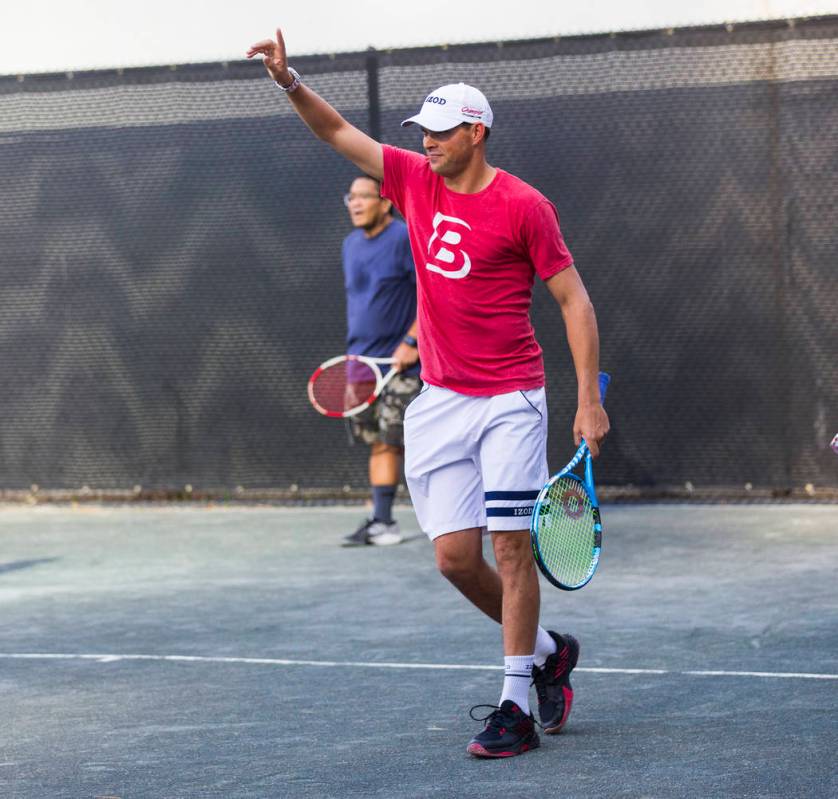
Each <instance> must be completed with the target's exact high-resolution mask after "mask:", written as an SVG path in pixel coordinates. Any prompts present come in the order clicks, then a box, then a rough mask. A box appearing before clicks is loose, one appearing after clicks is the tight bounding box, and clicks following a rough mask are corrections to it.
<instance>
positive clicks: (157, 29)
mask: <svg viewBox="0 0 838 799" xmlns="http://www.w3.org/2000/svg"><path fill="white" fill-rule="evenodd" d="M512 10H514V14H513V13H512ZM835 13H838V0H700V1H699V2H690V3H687V2H677V0H634V1H632V0H419V2H415V3H407V2H404V0H296V1H295V2H288V0H286V2H276V0H232V1H231V0H144V1H143V2H133V3H129V2H125V0H63V2H62V1H61V0H40V2H21V1H20V0H9V2H7V3H4V9H3V11H2V13H0V74H14V73H23V72H54V71H69V70H76V71H77V70H82V69H96V68H101V67H117V66H121V67H129V66H145V65H150V64H182V63H189V62H196V61H226V60H234V59H239V58H242V57H243V54H244V51H245V50H246V49H247V46H248V45H249V44H251V43H252V42H253V41H255V40H257V39H262V38H265V37H266V36H269V35H272V33H273V31H274V30H275V29H276V26H277V25H280V26H281V27H282V28H283V31H284V32H285V36H286V41H287V43H288V49H289V52H290V53H291V54H304V53H324V52H325V53H330V52H344V51H347V50H363V49H365V48H367V47H369V46H373V47H378V48H388V47H406V46H411V45H437V44H445V43H448V44H454V43H457V42H476V41H486V40H489V41H493V40H503V39H521V38H531V37H538V36H554V35H559V34H573V33H588V32H603V31H618V30H642V29H644V28H663V27H679V26H684V25H698V24H705V23H715V22H725V21H742V20H752V19H765V18H769V17H771V18H774V17H800V16H812V15H819V14H835Z"/></svg>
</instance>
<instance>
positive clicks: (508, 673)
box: [498, 655, 532, 714]
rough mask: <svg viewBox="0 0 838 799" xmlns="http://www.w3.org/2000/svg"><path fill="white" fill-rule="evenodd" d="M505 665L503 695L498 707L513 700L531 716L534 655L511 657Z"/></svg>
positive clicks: (506, 659)
mask: <svg viewBox="0 0 838 799" xmlns="http://www.w3.org/2000/svg"><path fill="white" fill-rule="evenodd" d="M503 664H504V675H503V693H502V694H501V695H500V702H498V705H501V704H503V703H504V702H505V701H506V700H507V699H511V700H512V701H513V702H514V703H515V704H516V705H518V707H519V708H521V710H522V711H523V712H524V713H525V714H529V712H530V682H531V681H532V655H511V656H509V657H505V658H504V659H503Z"/></svg>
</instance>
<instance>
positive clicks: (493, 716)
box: [466, 699, 541, 757]
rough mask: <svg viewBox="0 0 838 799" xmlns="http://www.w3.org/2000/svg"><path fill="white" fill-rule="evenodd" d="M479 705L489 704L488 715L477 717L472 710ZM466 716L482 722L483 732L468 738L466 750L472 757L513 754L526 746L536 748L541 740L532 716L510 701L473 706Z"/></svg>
mask: <svg viewBox="0 0 838 799" xmlns="http://www.w3.org/2000/svg"><path fill="white" fill-rule="evenodd" d="M479 707H490V708H492V712H491V713H490V714H489V715H488V716H484V717H483V718H478V717H476V716H475V715H474V711H475V710H477V708H479ZM469 715H470V716H471V717H472V718H473V719H474V720H475V721H485V722H486V726H485V728H484V729H483V732H481V733H479V734H477V735H475V736H474V738H472V739H471V740H470V741H469V743H468V747H466V751H467V752H468V753H469V754H470V755H474V756H475V757H514V756H515V755H520V754H523V753H524V752H526V751H528V750H529V749H537V748H538V747H539V746H540V745H541V742H540V741H539V740H538V733H536V731H535V722H534V721H533V717H532V715H529V716H528V715H526V714H525V713H524V711H523V710H521V708H519V707H518V705H516V704H515V703H514V702H513V701H512V700H510V699H507V700H506V701H505V702H502V703H501V706H500V707H497V706H496V705H475V706H474V707H473V708H472V709H471V710H470V711H469Z"/></svg>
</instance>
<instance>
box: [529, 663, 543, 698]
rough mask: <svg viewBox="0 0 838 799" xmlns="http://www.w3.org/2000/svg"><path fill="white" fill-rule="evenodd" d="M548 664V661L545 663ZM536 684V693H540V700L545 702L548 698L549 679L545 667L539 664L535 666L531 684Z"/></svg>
mask: <svg viewBox="0 0 838 799" xmlns="http://www.w3.org/2000/svg"><path fill="white" fill-rule="evenodd" d="M544 665H545V666H546V665H547V664H546V663H545V664H544ZM533 685H534V686H535V693H536V694H537V695H538V701H539V702H543V701H544V700H545V699H546V698H547V679H546V674H545V673H544V670H543V669H540V668H538V666H533V669H532V682H531V683H530V686H531V687H532V686H533Z"/></svg>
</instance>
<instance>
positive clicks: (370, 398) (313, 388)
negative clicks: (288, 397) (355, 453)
mask: <svg viewBox="0 0 838 799" xmlns="http://www.w3.org/2000/svg"><path fill="white" fill-rule="evenodd" d="M394 363H395V361H394V360H393V359H392V358H367V357H366V356H365V355H338V356H337V357H336V358H329V360H328V361H323V363H321V364H320V366H318V367H317V368H316V369H315V370H314V374H312V376H311V377H310V378H309V379H308V398H309V400H311V404H312V405H313V406H314V409H315V410H316V411H318V412H319V413H322V414H323V415H324V416H333V417H335V418H338V419H348V418H349V417H350V416H356V415H357V414H359V413H361V412H362V411H365V410H366V409H367V408H369V407H370V405H372V404H373V402H375V401H376V400H377V399H378V396H379V395H380V394H381V392H382V390H383V389H384V386H386V385H387V383H389V382H390V380H391V379H392V378H393V375H395V374H398V370H396V369H395V368H391V369H390V371H388V372H387V373H386V374H382V373H381V366H380V365H379V364H382V365H389V366H391V367H392V365H393V364H394Z"/></svg>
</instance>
